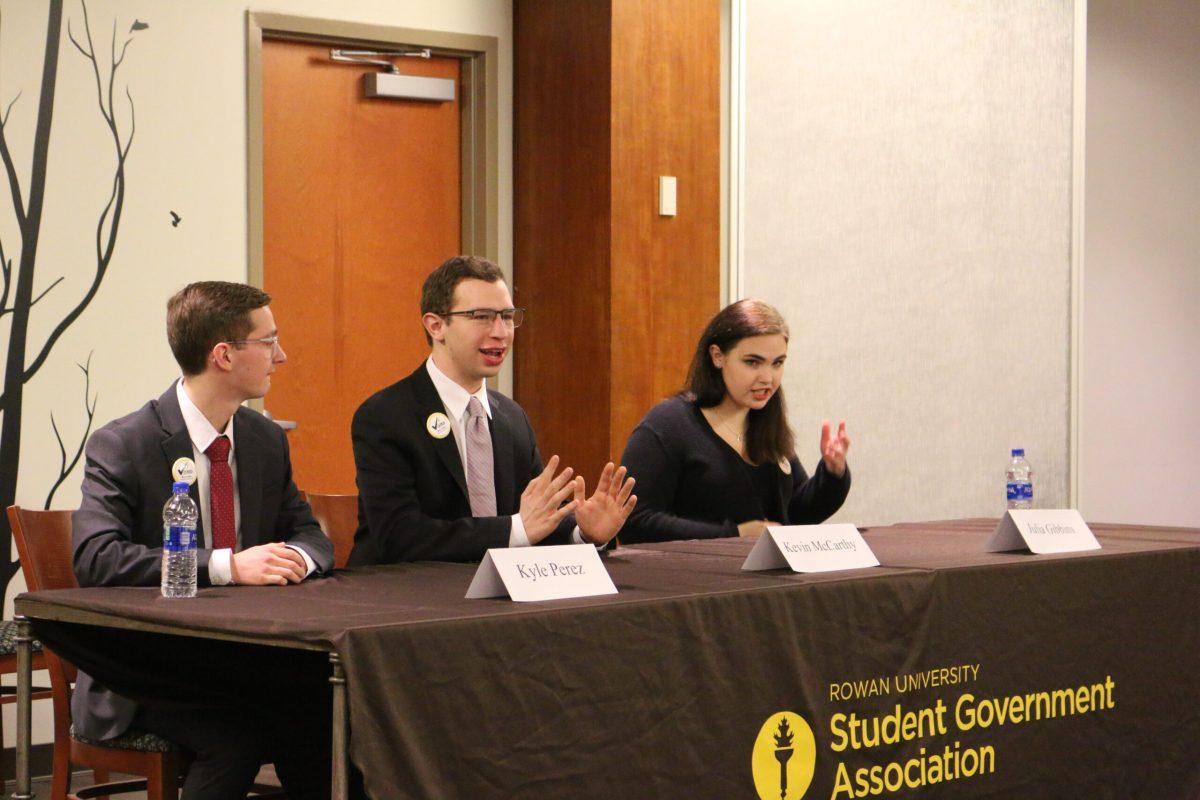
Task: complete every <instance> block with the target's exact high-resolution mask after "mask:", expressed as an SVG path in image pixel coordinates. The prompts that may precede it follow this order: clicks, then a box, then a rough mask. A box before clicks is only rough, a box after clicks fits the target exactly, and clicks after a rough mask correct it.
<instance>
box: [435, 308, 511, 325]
mask: <svg viewBox="0 0 1200 800" xmlns="http://www.w3.org/2000/svg"><path fill="white" fill-rule="evenodd" d="M438 316H439V317H466V318H467V319H469V320H471V321H472V322H477V323H479V324H480V325H487V326H488V327H491V326H492V325H494V324H495V323H496V317H499V318H500V319H501V320H503V321H504V324H505V325H507V326H508V327H510V328H518V327H520V326H521V323H522V322H524V321H525V309H523V308H468V309H467V310H466V311H447V312H446V313H444V314H439V315H438Z"/></svg>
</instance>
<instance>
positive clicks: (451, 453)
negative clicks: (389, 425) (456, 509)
mask: <svg viewBox="0 0 1200 800" xmlns="http://www.w3.org/2000/svg"><path fill="white" fill-rule="evenodd" d="M413 377H414V378H415V380H414V381H413V394H414V395H415V396H416V400H417V417H418V419H419V420H420V424H421V428H422V430H424V431H425V435H426V436H428V437H429V441H430V443H431V446H432V447H433V451H434V452H435V453H437V456H438V458H439V459H441V461H442V464H444V465H445V467H446V469H447V471H449V473H450V474H451V475H452V476H453V477H454V482H455V483H457V484H458V488H459V489H460V490H461V491H462V495H463V499H465V500H467V502H468V504H469V503H470V495H468V494H467V475H466V472H465V471H464V470H463V463H462V458H461V457H460V456H459V455H458V443H457V442H455V440H454V435H453V434H450V435H448V436H444V437H442V438H441V439H438V438H436V437H435V436H433V434H431V433H429V429H428V428H427V427H426V423H427V421H428V419H429V415H430V414H443V415H444V414H445V413H446V406H445V405H444V404H443V403H442V398H441V397H440V396H439V395H438V393H437V389H436V388H435V387H434V385H433V379H432V378H430V377H429V371H428V370H427V369H426V368H425V365H424V364H422V365H421V366H420V367H417V370H416V371H415V372H414V373H413Z"/></svg>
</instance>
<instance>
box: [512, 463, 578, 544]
mask: <svg viewBox="0 0 1200 800" xmlns="http://www.w3.org/2000/svg"><path fill="white" fill-rule="evenodd" d="M557 469H558V456H551V457H550V461H548V462H547V463H546V468H545V469H544V470H542V474H541V475H538V476H537V477H536V478H534V479H533V480H531V481H530V482H529V484H528V485H527V486H526V487H525V491H523V492H521V510H520V514H521V522H522V524H524V526H525V535H526V536H528V537H529V543H530V544H537V543H538V542H540V541H541V540H542V539H545V538H546V537H547V536H549V535H550V534H551V533H553V532H554V529H555V528H557V527H558V523H560V522H562V518H563V517H565V516H566V515H567V514H569V513H571V511H572V510H573V509H574V508H575V504H576V501H575V500H572V501H571V502H570V503H567V504H566V505H565V506H564V505H563V501H565V500H566V499H567V498H568V497H570V496H571V492H573V491H574V486H575V484H574V483H571V475H572V474H573V473H574V470H573V469H571V468H570V467H567V468H566V469H564V470H563V471H562V472H560V473H558V474H557V475H555V474H554V471H555V470H557Z"/></svg>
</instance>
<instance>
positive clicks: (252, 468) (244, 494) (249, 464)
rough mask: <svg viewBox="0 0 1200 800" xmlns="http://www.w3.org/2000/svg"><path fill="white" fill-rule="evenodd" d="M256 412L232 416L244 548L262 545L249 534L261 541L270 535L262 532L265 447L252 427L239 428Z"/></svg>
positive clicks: (241, 410) (243, 426)
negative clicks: (249, 534)
mask: <svg viewBox="0 0 1200 800" xmlns="http://www.w3.org/2000/svg"><path fill="white" fill-rule="evenodd" d="M254 413H256V412H254V411H246V410H243V409H238V411H237V412H236V413H234V415H233V424H234V428H235V430H234V432H233V442H234V444H233V460H234V462H235V463H237V485H238V506H239V508H240V509H241V517H242V519H241V525H239V526H238V527H239V529H240V530H241V533H242V547H243V548H246V547H252V546H254V545H255V544H260V543H261V542H259V541H258V540H256V541H253V542H252V541H250V539H249V538H248V537H247V535H246V534H247V533H252V534H253V535H254V536H257V537H259V539H262V538H263V537H265V536H267V535H268V532H266V531H263V530H262V498H263V464H264V459H263V457H262V453H263V443H262V440H260V439H259V437H258V434H256V433H255V432H254V430H253V429H252V428H251V427H250V426H249V425H240V424H238V422H239V419H240V418H241V417H242V415H244V414H254Z"/></svg>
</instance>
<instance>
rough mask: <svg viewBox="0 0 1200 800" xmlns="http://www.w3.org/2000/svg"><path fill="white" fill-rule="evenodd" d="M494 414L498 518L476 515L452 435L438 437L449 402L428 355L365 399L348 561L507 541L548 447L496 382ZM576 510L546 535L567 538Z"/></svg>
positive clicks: (559, 540)
mask: <svg viewBox="0 0 1200 800" xmlns="http://www.w3.org/2000/svg"><path fill="white" fill-rule="evenodd" d="M488 404H489V406H490V407H491V411H492V418H491V420H490V422H489V427H490V428H491V433H492V465H493V468H494V470H495V480H496V513H497V514H498V515H499V516H495V517H472V516H471V503H470V499H469V497H468V495H467V479H466V475H465V473H464V470H463V464H462V459H461V458H460V457H459V455H458V445H457V444H456V443H455V440H454V435H453V434H450V435H448V436H446V437H444V438H442V439H438V438H435V437H434V436H433V435H431V434H430V433H429V431H428V430H427V429H426V427H425V425H426V421H427V420H428V419H429V416H430V415H431V414H435V413H442V414H444V413H445V411H446V407H445V405H443V403H442V399H441V397H440V396H439V395H438V393H437V389H436V388H435V387H434V385H433V379H432V378H430V377H429V372H428V369H427V368H426V366H425V365H424V364H422V365H421V366H419V367H417V369H416V370H415V371H414V372H413V373H412V374H411V375H409V376H408V377H407V378H405V379H404V380H402V381H399V382H397V383H394V384H392V385H391V386H389V387H387V388H386V389H382V390H380V391H378V392H376V393H375V394H373V395H372V396H371V397H369V398H367V400H366V401H365V402H364V403H363V404H362V405H361V406H359V408H358V411H356V412H355V414H354V422H353V423H352V425H351V428H350V435H351V439H352V440H353V444H354V463H355V466H356V467H357V469H358V476H357V480H358V531H357V532H356V533H355V535H354V550H353V552H352V553H351V554H350V562H349V566H352V567H354V566H362V565H366V564H389V563H394V562H397V561H423V560H433V561H477V560H479V559H481V558H483V555H484V553H485V552H486V551H487V550H488V549H489V548H492V547H507V546H508V537H509V534H510V532H511V530H512V516H513V515H515V514H517V513H518V512H519V511H520V507H521V492H523V491H525V486H526V484H528V483H529V481H530V480H531V479H532V478H534V477H536V476H537V475H538V474H540V473H541V471H542V456H541V454H540V453H539V452H538V448H537V440H536V439H535V438H534V435H533V429H532V428H531V427H530V425H529V418H528V417H526V416H525V412H524V411H522V410H521V407H520V406H519V405H517V404H516V403H514V402H513V401H512V400H509V399H508V398H507V397H505V396H504V395H502V394H497V393H496V392H493V391H491V390H488ZM574 527H575V520H574V517H573V516H571V515H568V516H567V518H566V519H564V520H563V522H562V524H560V525H559V526H558V528H557V530H555V532H554V533H552V534H551V535H550V536H548V537H546V538H545V539H543V540H542V542H540V543H541V544H569V543H570V541H571V531H572V530H573V529H574Z"/></svg>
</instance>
